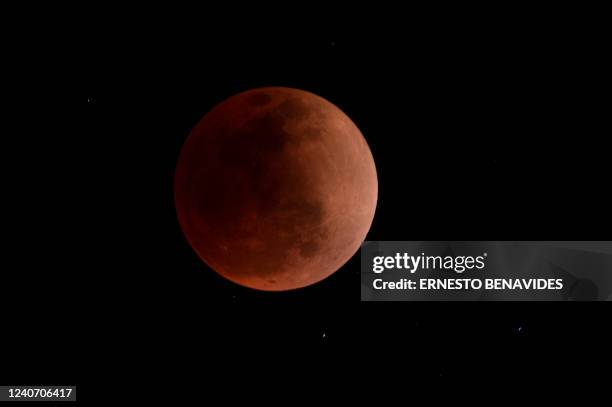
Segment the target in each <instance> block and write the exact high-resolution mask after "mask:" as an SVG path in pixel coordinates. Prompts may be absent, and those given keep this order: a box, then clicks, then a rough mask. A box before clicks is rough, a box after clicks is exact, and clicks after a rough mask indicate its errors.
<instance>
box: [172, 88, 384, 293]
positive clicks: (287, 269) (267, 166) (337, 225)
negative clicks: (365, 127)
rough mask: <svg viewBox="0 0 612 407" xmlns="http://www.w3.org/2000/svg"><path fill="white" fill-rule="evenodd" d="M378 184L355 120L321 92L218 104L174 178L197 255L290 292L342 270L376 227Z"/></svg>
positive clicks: (265, 94)
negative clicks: (324, 97)
mask: <svg viewBox="0 0 612 407" xmlns="http://www.w3.org/2000/svg"><path fill="white" fill-rule="evenodd" d="M377 194H378V181H377V177H376V168H375V166H374V160H373V159H372V154H371V152H370V149H369V147H368V145H367V143H366V141H365V139H364V138H363V136H362V135H361V133H360V131H359V129H358V128H357V127H356V126H355V124H353V122H352V121H351V120H350V119H349V118H348V117H347V116H346V115H345V114H344V113H343V112H342V111H341V110H340V109H338V108H337V107H336V106H334V105H333V104H331V103H329V102H328V101H326V100H325V99H323V98H321V97H319V96H316V95H314V94H312V93H308V92H304V91H301V90H297V89H289V88H261V89H254V90H250V91H247V92H244V93H240V94H238V95H235V96H233V97H231V98H229V99H227V100H225V101H224V102H222V103H220V104H219V105H217V106H216V107H215V108H214V109H213V110H212V111H210V112H209V113H208V114H206V115H205V116H204V118H203V119H202V120H201V121H200V122H199V123H198V124H197V126H196V127H195V128H194V129H193V131H192V132H191V134H190V135H189V138H188V139H187V141H186V142H185V144H184V146H183V148H182V150H181V153H180V157H179V160H178V164H177V167H176V173H175V179H174V198H175V204H176V210H177V214H178V219H179V223H180V225H181V228H182V229H183V232H184V233H185V236H186V237H187V240H188V241H189V243H190V244H191V246H192V247H193V249H194V250H195V251H196V253H197V254H198V255H199V256H200V257H201V258H202V260H204V262H206V263H207V264H208V265H209V266H210V267H211V268H212V269H213V270H215V271H216V272H217V273H219V274H220V275H222V276H224V277H225V278H227V279H229V280H231V281H234V282H236V283H238V284H241V285H244V286H247V287H252V288H256V289H260V290H271V291H281V290H290V289H294V288H299V287H304V286H308V285H310V284H313V283H316V282H318V281H320V280H322V279H324V278H326V277H327V276H329V275H330V274H332V273H334V272H335V271H336V270H338V269H339V268H340V267H341V266H342V265H343V264H344V263H346V262H347V261H348V260H349V259H350V258H351V256H352V255H353V254H354V253H355V252H356V251H357V250H358V249H359V247H360V245H361V243H362V242H363V240H364V239H365V236H366V234H367V232H368V230H369V228H370V225H371V223H372V219H373V217H374V211H375V209H376V199H377Z"/></svg>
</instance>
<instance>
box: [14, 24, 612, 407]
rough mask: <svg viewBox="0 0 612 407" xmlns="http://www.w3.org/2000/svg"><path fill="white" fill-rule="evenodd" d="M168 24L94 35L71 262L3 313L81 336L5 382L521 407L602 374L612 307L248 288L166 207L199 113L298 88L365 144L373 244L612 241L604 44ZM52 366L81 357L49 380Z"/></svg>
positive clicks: (449, 29) (65, 158)
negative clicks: (266, 89) (557, 385)
mask: <svg viewBox="0 0 612 407" xmlns="http://www.w3.org/2000/svg"><path fill="white" fill-rule="evenodd" d="M163 14H164V13H159V14H155V17H156V18H155V19H154V20H153V19H147V18H145V17H142V19H140V18H138V19H137V20H138V24H137V23H136V22H134V20H133V19H134V18H135V17H129V18H127V17H126V19H125V21H121V22H120V23H118V24H117V25H114V24H107V23H102V22H100V23H98V22H96V23H92V25H90V26H89V28H88V30H87V31H86V34H85V39H84V41H83V43H82V44H81V43H79V45H80V46H79V47H77V48H76V51H74V52H75V53H76V54H77V55H79V58H77V60H78V66H79V68H78V69H79V70H80V76H79V80H80V82H81V83H80V86H79V88H80V94H79V95H78V97H77V98H76V99H75V103H76V104H80V105H81V106H80V108H79V109H80V110H81V113H79V120H78V125H77V132H78V133H79V134H80V136H75V137H72V136H70V140H69V141H66V142H65V143H64V144H63V145H69V146H70V148H69V149H63V150H62V151H61V152H58V155H56V157H58V158H59V157H61V159H60V160H58V162H57V170H56V169H48V170H49V171H51V173H52V174H53V176H51V175H50V176H49V177H48V178H54V179H56V180H57V179H58V177H54V176H55V175H61V177H60V178H59V181H57V182H59V183H60V184H61V190H62V191H67V194H69V195H66V196H70V200H68V201H66V202H63V201H62V203H59V202H58V203H56V205H57V207H58V210H59V211H60V212H59V213H61V214H62V216H61V217H60V216H58V220H57V225H56V226H58V227H62V225H63V227H65V228H66V230H67V231H68V232H67V233H68V235H69V236H68V238H67V239H68V240H66V241H64V240H61V243H60V241H56V242H52V243H49V246H47V247H45V248H44V249H43V250H44V251H43V253H47V251H48V254H49V255H48V256H47V259H48V260H47V261H50V262H51V263H53V264H51V265H48V266H47V267H46V272H50V271H51V269H53V270H54V271H55V270H57V271H56V273H57V276H59V277H58V278H51V277H49V276H44V277H41V278H36V279H35V280H36V281H37V282H36V283H33V286H32V287H31V289H30V290H29V291H27V292H26V291H25V289H24V288H23V286H20V285H19V284H23V283H25V282H26V281H32V280H31V279H30V277H27V278H26V277H24V276H23V275H19V274H18V273H15V276H14V277H11V278H10V279H9V281H11V282H13V283H15V284H16V285H17V287H19V288H18V289H17V290H16V291H13V292H9V293H6V297H5V300H6V302H7V306H12V307H13V308H11V309H10V310H8V309H5V311H7V312H8V314H9V315H11V314H12V315H16V316H17V317H25V316H27V315H33V314H36V313H38V312H39V311H41V310H43V309H45V308H47V310H48V312H50V313H51V314H53V315H71V316H73V319H70V321H69V322H68V325H67V326H65V327H60V326H56V325H55V324H53V323H51V322H50V321H47V322H45V323H44V325H43V326H42V327H41V329H40V330H38V329H34V328H24V329H23V330H19V331H17V332H16V333H15V334H14V335H13V336H11V337H9V338H8V339H7V340H8V344H7V346H10V347H12V348H13V349H16V350H24V349H31V348H35V349H37V351H36V352H34V354H32V353H30V356H27V357H25V358H20V357H18V356H17V355H16V354H15V355H12V356H9V357H8V358H7V360H6V361H5V362H6V363H5V366H9V367H10V371H11V372H13V373H12V374H13V375H14V377H15V378H16V380H11V381H14V382H41V383H46V382H70V383H76V384H77V385H78V386H80V388H81V389H82V393H80V396H82V398H95V397H96V396H94V395H93V394H94V393H95V392H96V388H97V386H98V385H99V384H100V383H101V382H100V381H101V380H102V381H104V380H107V381H108V378H109V377H112V378H113V380H116V381H117V382H122V383H123V382H125V383H127V382H130V381H132V380H136V379H134V378H138V379H137V380H138V381H142V382H148V383H150V384H159V383H182V382H189V383H193V384H194V385H195V387H193V388H192V389H191V390H190V391H191V392H192V394H193V395H195V394H196V391H195V390H194V389H196V388H197V386H199V385H201V384H198V383H200V381H203V380H204V378H205V377H207V375H209V374H214V376H216V377H218V378H221V379H222V380H230V381H233V382H238V381H240V382H242V381H246V382H251V381H253V380H256V378H257V376H258V375H263V373H261V370H260V369H261V367H262V366H264V365H265V366H267V367H270V368H271V369H272V370H274V371H275V372H276V374H280V375H284V374H285V373H283V372H286V375H287V376H291V375H292V374H293V373H292V372H293V370H294V369H296V370H300V371H301V370H304V369H305V368H306V367H313V368H315V369H317V371H318V372H319V375H318V376H317V377H318V379H317V380H320V381H321V383H322V385H327V384H329V380H333V379H332V378H333V377H335V376H348V377H350V378H353V379H354V384H355V385H356V386H357V385H359V383H360V382H363V381H364V380H365V379H364V378H366V377H368V378H369V377H371V376H372V375H374V376H377V377H379V379H378V380H380V383H385V380H386V379H389V383H391V382H392V381H393V380H396V381H397V380H400V377H397V374H395V375H394V376H396V377H395V378H394V379H391V378H388V375H389V374H390V373H389V372H390V370H389V371H387V368H389V367H390V366H398V367H400V370H401V371H402V372H403V373H402V377H407V376H410V377H412V376H419V377H424V378H426V379H427V380H428V381H431V382H434V383H436V382H439V383H450V382H456V381H458V380H462V379H463V380H465V379H467V378H471V379H473V380H485V379H491V377H492V376H493V377H496V378H500V380H505V379H508V378H513V380H516V383H517V385H519V384H520V383H523V382H524V383H528V382H531V381H533V380H534V379H536V378H540V377H549V378H550V377H553V378H555V377H559V376H560V375H561V373H563V374H565V373H567V372H570V374H577V372H584V371H585V370H590V369H591V366H593V365H595V364H601V365H602V366H604V365H606V363H604V362H603V359H602V358H605V357H607V358H608V361H609V352H607V351H605V352H604V351H603V349H604V346H606V345H609V343H610V321H609V314H608V311H609V307H607V306H606V305H607V304H600V303H461V304H446V303H361V302H360V298H359V284H360V279H359V255H358V253H357V254H356V255H355V256H354V257H353V259H352V260H350V261H349V262H348V263H347V264H346V265H345V266H344V267H343V268H342V269H340V270H339V271H338V272H337V273H335V274H334V275H332V276H331V277H329V278H328V279H326V280H324V281H322V282H320V283H318V284H316V285H313V286H310V287H307V288H304V289H299V290H295V291H290V292H280V293H270V292H260V291H255V290H251V289H247V288H243V287H240V286H238V285H236V284H233V283H231V282H229V281H227V280H225V279H223V278H221V277H220V276H218V275H217V274H216V273H214V272H213V271H212V270H211V269H209V268H208V267H207V266H206V265H205V264H204V263H203V262H202V261H201V260H200V259H199V258H198V257H197V256H196V255H195V253H194V252H193V251H192V249H191V248H190V247H189V245H188V244H187V242H186V240H185V239H184V237H183V235H182V232H181V230H180V228H179V225H178V223H177V219H176V215H175V211H174V203H173V196H172V180H173V173H174V167H175V164H176V160H177V157H178V153H179V150H180V148H181V146H182V143H183V142H184V141H185V139H186V137H187V136H188V134H189V132H190V130H191V128H192V127H193V126H194V125H195V124H196V123H197V122H198V121H199V119H200V118H201V117H202V116H203V115H204V114H205V113H206V112H208V111H209V110H210V109H211V108H212V107H214V106H215V105H216V104H217V103H219V102H220V101H222V100H224V99H226V98H227V97H229V96H231V95H233V94H236V93H238V92H241V91H244V90H247V89H250V88H254V87H262V86H288V87H295V88H300V89H304V90H307V91H310V92H313V93H316V94H318V95H320V96H323V97H324V98H326V99H328V100H329V101H331V102H332V103H334V104H335V105H337V106H338V107H340V108H341V109H342V110H343V111H344V112H345V113H346V114H347V115H348V116H349V117H350V118H351V119H352V120H353V121H354V122H355V123H356V124H357V126H358V127H359V128H360V130H361V131H362V133H363V134H364V136H365V138H366V140H367V141H368V143H369V145H370V148H371V150H372V153H373V156H374V160H375V163H376V167H377V171H378V180H379V200H378V206H377V211H376V215H375V218H374V223H373V225H372V228H371V230H370V232H369V234H368V240H598V239H605V238H608V237H610V236H609V235H606V234H607V233H608V232H609V229H607V228H605V227H604V219H606V218H607V217H608V212H609V206H610V205H609V202H610V201H609V197H608V196H607V194H608V191H607V189H609V188H607V187H606V185H608V184H609V163H610V153H609V149H607V148H605V147H604V144H603V141H602V140H603V136H604V134H605V135H607V134H609V131H608V132H607V133H604V131H603V130H602V128H601V127H600V124H601V122H600V120H601V115H602V114H603V112H604V107H603V104H602V101H601V100H600V99H599V98H598V97H597V95H598V92H599V90H598V89H599V88H600V82H599V79H598V75H599V74H601V73H602V72H603V68H604V66H603V63H604V62H603V61H604V59H605V56H604V55H603V54H602V53H601V49H600V48H599V44H598V42H597V41H596V39H597V38H598V34H597V32H595V31H593V32H592V33H591V32H586V31H581V36H577V35H576V33H575V32H573V31H571V32H570V31H564V30H562V29H561V28H563V27H557V28H551V27H546V28H544V27H541V26H540V25H539V24H537V22H534V21H532V22H529V23H525V24H524V25H522V26H521V27H520V28H519V27H517V26H515V25H513V24H509V23H508V24H502V23H501V22H499V21H497V22H493V21H492V22H489V23H483V24H482V25H478V26H476V25H473V24H466V25H465V26H464V25H462V24H457V25H448V24H447V23H448V21H447V20H444V21H442V20H439V19H437V18H433V17H432V18H428V19H425V20H424V21H420V23H417V22H415V21H412V20H414V19H411V24H406V25H405V26H406V27H408V28H400V27H403V26H404V25H401V24H390V26H391V27H395V26H397V27H396V28H395V29H393V28H388V29H389V31H390V32H389V33H386V32H383V33H382V34H381V33H380V31H382V30H376V31H377V32H379V34H381V35H377V36H373V35H369V34H367V27H369V25H367V24H363V25H362V31H361V32H360V34H359V35H354V34H349V33H348V31H344V30H340V29H335V30H331V31H330V32H329V33H325V34H323V33H321V34H322V35H319V36H318V37H317V38H312V36H308V37H309V38H308V39H305V38H304V37H306V36H305V35H301V36H300V35H293V34H291V35H290V34H289V33H288V32H287V34H286V35H281V34H279V33H278V32H276V33H271V34H270V35H252V32H251V31H250V32H242V31H241V32H240V33H239V32H238V30H237V29H236V28H235V27H234V26H225V27H226V28H225V29H224V30H215V29H212V28H211V27H210V24H204V23H201V24H200V25H198V24H196V22H195V21H193V20H195V19H188V20H189V21H183V20H180V21H178V20H174V19H172V18H171V17H168V21H166V20H164V16H163ZM169 20H172V21H169ZM211 20H214V18H212V17H208V18H207V19H206V22H208V23H210V21H211ZM234 23H235V24H238V23H237V22H234ZM498 23H499V24H498ZM379 24H380V25H382V26H386V24H382V23H381V22H379ZM202 25H205V26H206V27H207V28H208V29H206V28H204V27H202ZM593 29H595V28H593ZM391 31H392V32H391ZM302 34H304V33H303V32H302ZM81 117H82V118H83V120H81V119H80V118H81ZM52 136H53V135H52ZM66 137H68V136H66ZM43 145H44V146H47V145H49V146H50V145H51V143H49V142H43ZM41 155H42V153H41ZM45 179H46V178H45ZM44 188H45V191H47V192H48V193H49V194H52V188H51V187H49V186H45V187H44ZM49 194H46V196H50V195H49ZM56 199H59V198H56ZM60 218H61V219H63V220H62V221H60V220H59V219H60ZM55 244H58V245H62V246H63V247H67V246H68V247H70V249H69V250H64V251H63V252H62V253H65V254H66V256H68V257H66V258H64V257H63V255H60V254H58V252H57V251H56V250H54V249H52V246H53V247H55ZM68 253H70V254H69V255H68ZM33 261H34V262H35V264H36V265H40V264H43V260H42V259H38V260H33ZM34 268H36V267H34ZM40 273H42V272H41V271H32V274H31V276H37V277H39V274H40ZM67 281H70V283H66V282H67ZM49 287H51V288H54V293H53V294H50V293H49V292H48V291H47V289H48V288H49ZM16 301H19V303H20V304H22V305H20V306H18V307H16V306H15V305H14V304H15V303H16ZM10 304H13V305H10ZM41 335H42V336H41ZM50 351H53V352H52V353H53V354H57V353H58V352H60V353H62V354H63V355H66V356H65V358H63V360H62V361H61V362H60V361H58V362H57V364H56V363H55V362H52V361H49V362H45V363H42V362H41V361H40V358H39V356H41V355H44V354H46V353H48V352H50ZM58 364H59V365H61V367H59V368H58V367H55V366H58ZM608 365H609V362H608ZM401 366H404V367H401ZM385 372H386V373H385ZM385 376H387V377H386V378H385ZM471 379H470V380H471ZM296 380H297V379H296ZM368 380H370V379H368ZM206 383H207V385H211V384H212V383H211V381H210V380H209V379H207V380H206ZM396 383H397V382H396ZM270 385H271V386H273V384H270ZM201 386H204V385H201ZM371 386H373V384H372V385H370V387H371ZM162 393H163V392H162ZM160 397H169V396H168V395H167V394H165V393H163V394H161V395H160Z"/></svg>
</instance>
